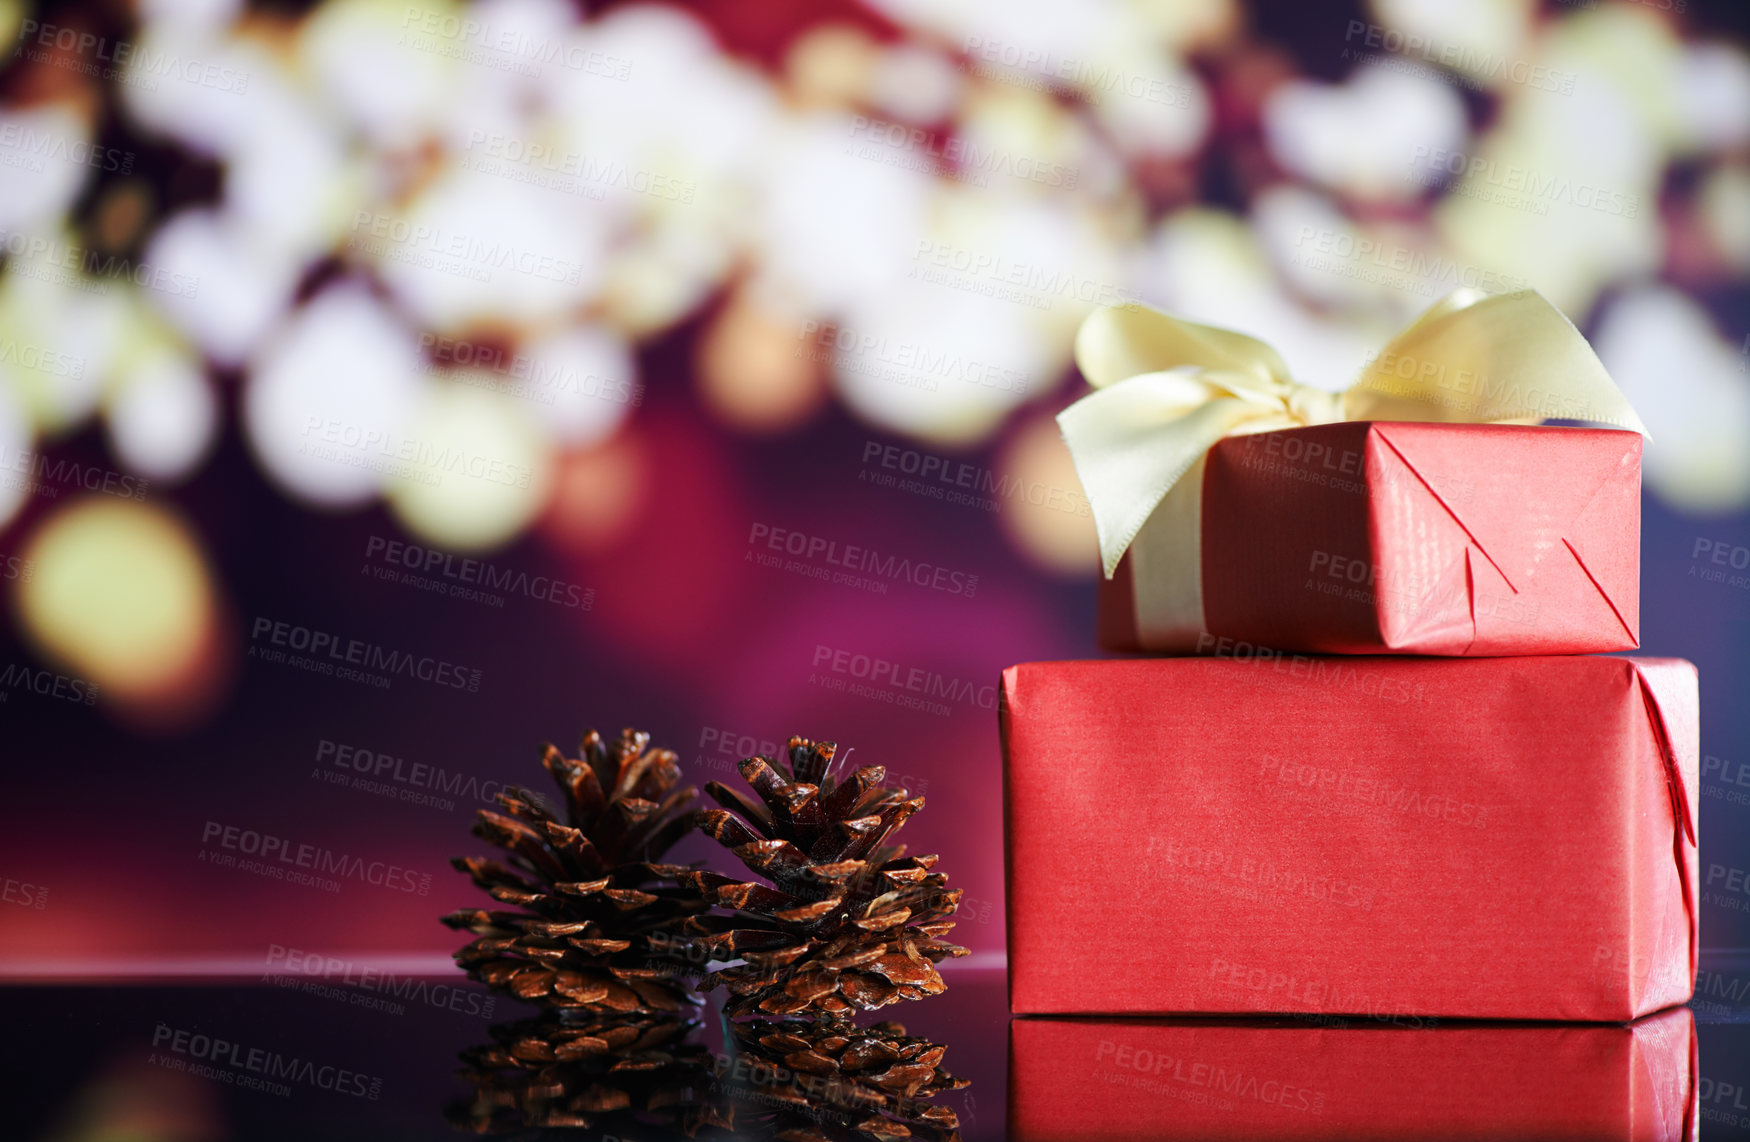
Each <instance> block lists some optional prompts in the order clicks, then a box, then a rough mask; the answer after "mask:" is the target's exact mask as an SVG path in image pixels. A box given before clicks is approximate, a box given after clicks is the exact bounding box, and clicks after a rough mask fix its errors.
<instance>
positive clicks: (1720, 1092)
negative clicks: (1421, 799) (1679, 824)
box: [0, 957, 1750, 1142]
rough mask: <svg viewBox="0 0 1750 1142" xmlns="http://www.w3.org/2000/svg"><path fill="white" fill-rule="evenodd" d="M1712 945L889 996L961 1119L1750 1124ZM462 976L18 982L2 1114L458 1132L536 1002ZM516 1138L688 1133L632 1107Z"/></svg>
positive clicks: (727, 1084) (1650, 1128) (1600, 1127)
mask: <svg viewBox="0 0 1750 1142" xmlns="http://www.w3.org/2000/svg"><path fill="white" fill-rule="evenodd" d="M1704 969H1705V970H1704V971H1703V974H1702V976H1701V986H1700V987H1699V988H1698V995H1697V998H1696V1000H1695V1002H1694V1003H1692V1004H1691V1005H1690V1007H1689V1008H1688V1009H1679V1010H1676V1011H1673V1012H1668V1013H1663V1014H1661V1015H1659V1016H1656V1017H1652V1018H1650V1019H1648V1020H1642V1021H1640V1022H1639V1023H1637V1024H1634V1025H1632V1026H1629V1027H1576V1026H1553V1025H1520V1024H1494V1025H1479V1024H1457V1023H1452V1022H1441V1023H1438V1024H1436V1025H1434V1026H1431V1027H1419V1026H1415V1025H1413V1022H1414V1021H1400V1023H1398V1024H1396V1025H1392V1024H1382V1023H1376V1022H1367V1021H1359V1020H1342V1019H1328V1018H1301V1019H1280V1020H1274V1021H1269V1020H1266V1021H1245V1022H1240V1021H1223V1020H1101V1019H1075V1020H1056V1019H1052V1020H1045V1019H1024V1020H1011V1019H1010V1017H1009V1015H1008V1012H1007V1008H1006V1004H1005V997H1004V979H1003V974H1002V972H1001V971H1000V970H997V971H992V970H979V969H972V970H956V971H952V972H951V974H950V975H949V976H948V979H949V984H950V987H949V990H948V992H947V993H946V994H945V995H943V996H941V997H939V998H937V999H934V1000H930V1001H927V1002H919V1003H913V1004H909V1005H907V1006H906V1009H905V1010H901V1011H895V1012H893V1013H892V1017H893V1018H895V1019H897V1020H899V1021H901V1022H903V1024H904V1025H905V1029H906V1032H907V1034H908V1035H909V1036H912V1037H919V1038H923V1039H928V1040H933V1041H934V1042H935V1043H936V1044H940V1045H942V1046H945V1047H946V1052H945V1054H944V1055H943V1056H942V1058H941V1063H940V1065H941V1067H942V1068H943V1069H944V1070H946V1071H948V1072H951V1073H952V1074H953V1075H955V1076H957V1077H960V1078H964V1079H966V1080H969V1084H968V1085H967V1086H966V1087H965V1088H964V1089H961V1090H957V1091H949V1092H946V1093H944V1094H942V1095H941V1096H940V1097H939V1098H938V1099H937V1100H936V1101H938V1102H940V1103H941V1104H943V1105H946V1106H949V1107H952V1108H953V1110H954V1111H955V1112H956V1114H957V1115H958V1119H959V1125H960V1134H961V1136H962V1137H963V1138H966V1139H968V1140H971V1139H1001V1138H1013V1139H1020V1140H1028V1142H1043V1140H1047V1139H1050V1140H1058V1139H1089V1140H1093V1139H1145V1138H1176V1139H1191V1138H1198V1139H1249V1138H1256V1139H1272V1138H1277V1139H1296V1140H1300V1142H1306V1140H1311V1139H1331V1140H1336V1139H1386V1138H1405V1139H1425V1140H1426V1139H1449V1138H1450V1139H1460V1138H1464V1139H1484V1138H1491V1139H1492V1138H1498V1139H1509V1138H1525V1139H1533V1138H1539V1139H1541V1138H1566V1139H1587V1138H1600V1139H1602V1138H1614V1139H1641V1138H1647V1139H1655V1138H1656V1139H1666V1138H1670V1139H1680V1138H1683V1137H1684V1136H1685V1135H1688V1136H1691V1137H1693V1136H1696V1131H1697V1130H1698V1129H1699V1132H1700V1133H1701V1134H1704V1135H1705V1136H1706V1137H1707V1138H1708V1139H1710V1140H1713V1139H1720V1138H1726V1139H1730V1138H1740V1137H1742V1138H1750V957H1746V958H1743V959H1728V958H1718V957H1715V958H1711V959H1710V960H1708V961H1706V962H1705V963H1704ZM453 984H454V981H452V980H447V979H445V980H431V981H426V982H425V983H424V984H422V985H421V986H418V987H411V988H408V987H405V986H403V988H402V990H401V991H400V993H399V994H398V995H396V994H385V993H384V992H382V991H381V990H380V989H371V988H365V987H358V986H350V985H346V984H342V985H340V986H327V987H325V986H304V985H302V984H299V983H297V982H293V981H286V980H283V979H282V980H278V981H274V980H267V981H255V982H251V983H249V984H232V985H225V986H198V987H191V986H114V987H93V986H52V987H16V986H15V987H9V988H6V989H5V991H4V993H3V994H4V1003H5V1012H6V1022H7V1025H8V1026H9V1027H10V1028H11V1030H12V1036H11V1038H12V1046H11V1049H10V1050H9V1051H8V1052H7V1055H8V1060H7V1067H6V1077H5V1089H6V1093H7V1095H8V1098H7V1105H8V1107H9V1109H10V1110H11V1113H10V1114H9V1115H8V1116H7V1117H8V1118H9V1119H10V1121H9V1122H8V1123H7V1124H6V1126H5V1128H4V1129H0V1137H4V1138H6V1139H8V1140H11V1139H20V1140H28V1142H36V1140H43V1142H48V1140H54V1142H87V1140H89V1142H97V1140H99V1139H101V1140H104V1142H122V1140H126V1142H184V1140H199V1142H219V1140H223V1139H248V1140H253V1139H337V1140H345V1139H361V1140H362V1139H372V1140H385V1139H441V1138H459V1137H464V1136H466V1135H465V1134H464V1133H463V1132H461V1131H460V1130H459V1128H458V1127H457V1126H455V1125H452V1124H451V1122H450V1121H449V1119H448V1118H447V1117H446V1112H447V1111H453V1108H455V1107H456V1106H457V1105H458V1104H465V1103H466V1101H467V1098H468V1096H469V1095H470V1093H471V1088H470V1087H469V1085H468V1084H467V1083H465V1082H464V1081H463V1079H462V1078H461V1077H459V1072H460V1071H461V1070H462V1069H463V1065H464V1064H463V1062H462V1061H461V1058H460V1055H461V1054H462V1052H464V1051H465V1050H467V1049H469V1048H471V1047H472V1048H478V1047H481V1046H482V1045H485V1044H488V1043H491V1042H492V1041H493V1036H492V1034H491V1031H490V1028H492V1027H493V1026H494V1025H498V1024H504V1023H507V1022H509V1021H511V1020H514V1019H519V1018H523V1017H525V1016H526V1015H527V1014H528V1012H527V1011H526V1010H524V1009H522V1008H521V1007H520V1005H517V1004H514V1003H511V1002H509V1001H507V1000H503V999H500V1000H498V1001H497V1002H496V1003H495V1004H493V1005H492V1009H491V1010H486V1006H487V1005H485V1004H484V1003H482V1002H481V996H480V994H479V993H474V992H469V991H467V990H465V989H464V990H457V989H455V988H454V986H453ZM882 1014H887V1013H886V1012H883V1013H882ZM694 1041H695V1042H696V1043H697V1044H699V1045H700V1050H699V1052H697V1053H696V1054H695V1056H693V1057H694V1058H695V1059H697V1058H703V1059H704V1060H706V1062H705V1065H706V1066H707V1067H708V1068H709V1067H712V1066H716V1067H717V1070H718V1074H717V1076H716V1077H709V1076H708V1077H707V1079H706V1081H705V1082H704V1083H703V1084H702V1086H699V1087H698V1088H697V1089H694V1090H693V1091H692V1094H693V1095H694V1096H698V1097H701V1098H702V1099H703V1100H704V1101H706V1102H709V1101H710V1100H711V1099H713V1098H718V1097H721V1098H727V1097H730V1096H731V1095H732V1094H735V1093H736V1090H740V1091H741V1092H742V1093H745V1092H746V1089H747V1083H748V1080H749V1076H750V1073H751V1072H750V1071H749V1070H747V1069H746V1068H744V1069H743V1070H742V1071H740V1072H739V1076H740V1080H739V1085H738V1084H737V1083H732V1082H731V1081H730V1080H731V1078H732V1077H734V1076H735V1075H736V1074H737V1072H736V1071H735V1070H734V1069H733V1067H731V1066H730V1065H728V1064H727V1063H725V1062H723V1060H727V1059H729V1058H731V1057H732V1056H730V1055H727V1054H725V1053H723V1043H722V1032H721V1027H720V1026H719V1025H718V1024H717V1023H716V1021H715V1019H714V1017H713V1016H712V1015H711V1013H710V1012H709V1011H707V1012H705V1013H704V1016H703V1019H702V1023H701V1027H700V1029H699V1031H698V1032H697V1034H696V1036H695V1040H694ZM1692 1051H1693V1055H1692ZM476 1057H477V1056H476ZM1692 1057H1698V1058H1699V1065H1698V1069H1695V1070H1692V1066H1696V1064H1693V1063H1692V1061H1691V1060H1692ZM267 1076H274V1077H267ZM639 1081H641V1082H645V1088H648V1086H649V1083H648V1082H647V1081H645V1080H644V1079H642V1078H641V1079H640V1080H639ZM760 1081H765V1080H763V1079H762V1080H760ZM1011 1082H1012V1083H1013V1084H1014V1087H1013V1089H1011V1086H1010V1084H1011ZM610 1085H611V1084H610ZM809 1089H820V1088H818V1087H814V1088H809ZM592 1097H596V1098H600V1097H603V1096H601V1094H600V1092H599V1091H598V1092H597V1093H596V1094H595V1095H593V1096H592ZM822 1121H823V1122H831V1121H832V1120H831V1119H830V1117H828V1116H823V1117H822ZM739 1125H740V1127H741V1128H740V1129H739V1130H737V1131H735V1132H729V1131H724V1130H721V1129H717V1128H714V1127H707V1128H705V1129H702V1130H701V1131H700V1132H699V1135H698V1136H699V1137H701V1138H712V1137H717V1138H726V1137H747V1138H756V1137H771V1136H772V1131H771V1130H770V1129H766V1130H761V1129H759V1128H755V1127H750V1126H749V1124H748V1121H747V1119H746V1118H745V1116H744V1117H743V1118H742V1119H741V1120H740V1121H739ZM819 1129H820V1130H822V1131H823V1133H824V1134H825V1135H826V1136H831V1137H838V1136H843V1137H863V1138H868V1137H872V1136H871V1135H858V1134H854V1133H842V1132H841V1133H838V1134H835V1133H833V1132H832V1129H829V1127H827V1126H821V1127H819ZM616 1131H618V1132H617V1133H616ZM505 1136H506V1137H524V1138H533V1137H576V1138H580V1139H587V1138H599V1139H627V1140H631V1139H650V1140H655V1139H660V1138H666V1137H672V1136H677V1135H676V1134H675V1132H674V1131H672V1130H670V1129H668V1128H666V1127H662V1126H660V1125H651V1126H638V1125H637V1124H636V1123H633V1124H631V1125H627V1124H626V1121H623V1120H616V1124H615V1125H614V1126H613V1128H612V1129H610V1128H609V1127H608V1126H606V1125H603V1124H602V1123H600V1122H598V1123H597V1124H596V1125H595V1126H594V1127H593V1128H575V1129H572V1130H568V1131H564V1132H553V1131H542V1132H536V1131H528V1130H524V1131H521V1132H520V1133H512V1134H508V1135H505ZM913 1136H914V1137H919V1138H922V1137H926V1136H927V1132H926V1131H918V1132H914V1135H913Z"/></svg>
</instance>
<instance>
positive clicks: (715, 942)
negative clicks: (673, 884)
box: [680, 737, 966, 1019]
mask: <svg viewBox="0 0 1750 1142" xmlns="http://www.w3.org/2000/svg"><path fill="white" fill-rule="evenodd" d="M836 748H837V747H836V746H835V745H834V744H833V743H832V742H820V743H815V742H813V741H810V740H809V739H807V738H796V737H793V738H791V739H790V741H789V746H788V749H787V751H786V752H787V753H788V754H789V759H788V763H787V764H784V763H779V764H781V765H782V768H779V767H778V766H777V765H775V764H774V763H773V762H772V761H771V759H769V758H764V757H750V758H748V759H747V760H746V761H743V762H742V763H741V766H740V769H741V775H742V776H743V777H744V778H746V779H747V783H748V784H749V785H751V786H752V787H753V790H754V792H756V793H758V794H759V796H760V798H761V800H762V801H763V802H764V804H763V805H762V804H759V803H757V802H754V801H752V800H750V799H749V798H747V797H744V796H743V795H741V794H740V793H737V792H735V791H734V790H731V789H728V788H726V787H725V786H723V785H722V784H720V783H718V782H715V781H713V782H710V783H708V784H707V785H706V786H705V788H706V790H707V791H709V792H710V794H711V796H712V797H714V798H716V799H717V801H718V803H719V804H721V805H723V806H724V808H723V809H712V810H706V811H704V812H702V813H700V814H698V816H699V819H700V822H701V825H702V827H703V828H704V829H705V831H706V832H708V833H710V834H711V836H713V837H714V838H716V839H717V840H718V841H719V842H720V843H722V844H724V845H726V846H728V847H729V849H730V851H732V852H734V853H735V855H736V856H738V857H740V858H741V861H742V863H743V864H745V865H747V867H748V868H749V869H751V870H753V871H754V872H756V873H759V874H761V875H763V876H766V877H769V878H770V879H771V881H772V885H767V884H764V883H761V882H759V881H751V882H740V881H737V880H735V879H734V878H732V877H727V876H720V875H718V874H717V873H713V872H703V871H688V872H685V873H682V874H680V876H681V879H682V880H683V882H685V883H688V884H691V885H694V886H696V887H697V888H698V890H699V891H700V892H701V893H702V894H703V895H704V897H705V899H706V900H707V901H709V902H710V903H711V904H715V905H722V906H725V907H728V908H732V909H735V910H736V911H735V914H734V915H731V916H721V915H707V916H695V917H693V918H692V919H690V920H688V921H687V925H686V926H687V931H688V932H691V933H694V934H695V935H697V936H698V937H699V938H698V940H697V941H696V943H697V944H698V945H699V946H700V947H701V948H703V949H705V951H706V952H708V954H710V955H711V956H712V957H713V958H716V959H720V960H732V959H737V958H739V959H741V960H743V961H744V962H743V963H742V964H741V965H739V966H736V967H730V968H726V969H724V970H722V971H719V972H715V973H713V974H712V975H710V976H707V977H706V985H707V987H712V986H716V985H717V984H718V983H723V984H727V985H728V987H729V991H730V998H729V1000H728V1002H727V1003H726V1004H725V1005H724V1012H725V1014H727V1015H730V1016H738V1015H803V1016H826V1017H828V1018H835V1019H837V1018H844V1017H846V1016H849V1015H850V1014H852V1013H853V1012H855V1011H858V1010H863V1011H868V1010H872V1009H874V1008H877V1007H884V1006H886V1005H887V1004H889V1003H893V1002H896V1001H898V1000H901V999H921V998H923V997H924V996H929V995H936V994H938V993H940V992H941V991H942V990H943V988H944V987H945V985H944V984H943V982H942V977H941V976H940V975H939V974H937V972H936V968H935V965H936V964H937V963H940V962H941V961H942V960H944V959H946V958H948V957H950V956H963V955H965V954H966V949H965V948H962V947H959V946H957V945H955V944H949V943H945V942H943V941H942V940H941V939H939V937H941V936H945V935H947V933H948V932H949V930H951V929H952V928H953V927H954V922H953V921H952V920H951V919H949V917H950V916H952V915H953V914H954V910H955V909H956V908H957V907H959V905H960V891H959V890H958V889H954V890H949V889H947V888H946V887H944V886H945V885H946V884H947V881H948V878H947V877H946V876H944V875H942V874H940V873H932V872H930V869H931V868H932V867H933V866H934V865H935V863H936V858H935V857H934V856H920V857H906V856H904V853H905V846H903V845H891V846H888V845H883V844H882V841H883V840H885V839H886V837H887V836H888V834H890V833H892V832H893V831H894V830H895V829H898V828H899V827H900V826H901V825H902V824H904V823H905V820H906V818H908V817H910V816H911V815H912V814H913V813H915V812H917V811H918V810H919V809H921V808H923V805H924V800H923V798H921V797H919V798H916V799H912V800H908V799H907V797H906V792H905V790H903V789H892V788H886V787H884V786H882V784H881V782H882V780H883V779H884V778H885V777H886V772H887V771H886V770H885V769H883V768H882V767H881V766H879V765H871V766H864V767H863V768H862V769H859V770H857V771H856V772H855V773H853V774H851V775H850V776H849V778H847V779H845V780H842V781H841V780H839V779H837V778H835V777H834V776H833V775H832V774H831V772H830V770H831V767H832V757H833V751H834V750H835V749H836ZM737 814H739V816H738V815H737ZM774 885H775V887H774Z"/></svg>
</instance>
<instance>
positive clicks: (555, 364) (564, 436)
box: [519, 325, 643, 446]
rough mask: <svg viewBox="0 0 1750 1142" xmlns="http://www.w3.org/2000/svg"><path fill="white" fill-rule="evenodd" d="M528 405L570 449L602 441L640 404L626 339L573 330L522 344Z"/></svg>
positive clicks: (592, 328)
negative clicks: (526, 366)
mask: <svg viewBox="0 0 1750 1142" xmlns="http://www.w3.org/2000/svg"><path fill="white" fill-rule="evenodd" d="M521 354H522V356H523V357H524V358H526V359H527V361H528V362H529V371H530V376H529V378H528V379H527V380H526V381H522V382H519V383H520V384H522V385H524V386H526V387H527V388H529V389H531V390H533V392H534V393H535V394H537V398H538V399H537V403H536V404H535V405H534V406H533V407H534V409H535V411H536V413H537V414H538V416H539V419H540V420H541V421H542V423H544V424H545V425H546V426H547V427H548V428H549V429H550V430H551V431H552V434H553V436H554V438H555V439H557V440H558V441H560V442H561V443H563V444H567V445H571V446H585V445H590V444H594V443H596V442H597V441H600V440H604V439H606V438H607V437H608V436H610V435H611V434H612V433H613V431H614V429H616V428H618V427H619V426H620V424H621V423H622V422H623V421H625V419H626V417H627V416H629V415H630V414H631V411H632V408H633V406H634V404H635V403H637V402H641V401H642V399H643V389H642V387H641V383H640V381H639V379H638V365H637V362H636V361H635V360H633V357H632V348H631V346H630V345H628V344H627V343H626V340H625V338H623V337H621V336H620V335H619V334H617V333H615V332H614V331H613V330H611V329H606V328H603V327H602V326H599V325H577V326H573V327H571V328H568V329H563V330H560V331H558V332H556V333H552V334H548V335H546V336H544V337H538V338H536V339H534V340H532V341H529V342H528V343H526V344H525V345H524V346H523V347H522V350H521Z"/></svg>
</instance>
